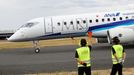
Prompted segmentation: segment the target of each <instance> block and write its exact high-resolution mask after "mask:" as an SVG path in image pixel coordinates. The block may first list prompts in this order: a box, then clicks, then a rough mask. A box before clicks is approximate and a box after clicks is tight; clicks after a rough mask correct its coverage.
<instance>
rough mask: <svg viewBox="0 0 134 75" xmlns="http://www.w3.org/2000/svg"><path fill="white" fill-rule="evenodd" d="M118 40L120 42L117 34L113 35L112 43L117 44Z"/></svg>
mask: <svg viewBox="0 0 134 75" xmlns="http://www.w3.org/2000/svg"><path fill="white" fill-rule="evenodd" d="M119 42H120V40H119V38H118V37H117V36H115V37H114V38H113V43H115V44H118V43H119Z"/></svg>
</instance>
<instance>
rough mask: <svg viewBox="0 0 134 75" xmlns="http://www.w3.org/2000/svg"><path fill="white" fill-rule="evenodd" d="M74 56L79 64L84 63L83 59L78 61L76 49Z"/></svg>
mask: <svg viewBox="0 0 134 75" xmlns="http://www.w3.org/2000/svg"><path fill="white" fill-rule="evenodd" d="M75 58H76V60H77V62H79V63H80V64H84V62H83V61H80V60H79V56H78V53H77V51H76V52H75Z"/></svg>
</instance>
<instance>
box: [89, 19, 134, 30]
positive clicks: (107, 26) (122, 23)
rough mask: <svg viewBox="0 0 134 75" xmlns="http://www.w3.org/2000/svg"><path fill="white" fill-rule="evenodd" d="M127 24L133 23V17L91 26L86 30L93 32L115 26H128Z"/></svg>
mask: <svg viewBox="0 0 134 75" xmlns="http://www.w3.org/2000/svg"><path fill="white" fill-rule="evenodd" d="M129 25H134V20H133V19H129V20H124V21H118V22H113V23H107V24H102V25H96V26H92V27H89V29H88V31H92V32H94V31H100V30H106V29H111V28H114V27H117V26H129Z"/></svg>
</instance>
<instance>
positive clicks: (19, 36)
mask: <svg viewBox="0 0 134 75" xmlns="http://www.w3.org/2000/svg"><path fill="white" fill-rule="evenodd" d="M22 38H23V36H22V34H21V33H20V32H16V33H14V34H13V35H12V36H10V37H9V38H7V40H8V41H11V42H16V41H19V40H21V39H22Z"/></svg>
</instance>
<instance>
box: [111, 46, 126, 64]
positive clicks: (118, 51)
mask: <svg viewBox="0 0 134 75" xmlns="http://www.w3.org/2000/svg"><path fill="white" fill-rule="evenodd" d="M112 47H113V49H114V50H115V52H116V55H117V58H118V60H119V61H121V60H122V55H123V46H122V45H113V46H112ZM111 53H112V54H111V55H112V61H113V64H117V63H118V61H117V60H116V59H115V57H114V55H113V52H111Z"/></svg>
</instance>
